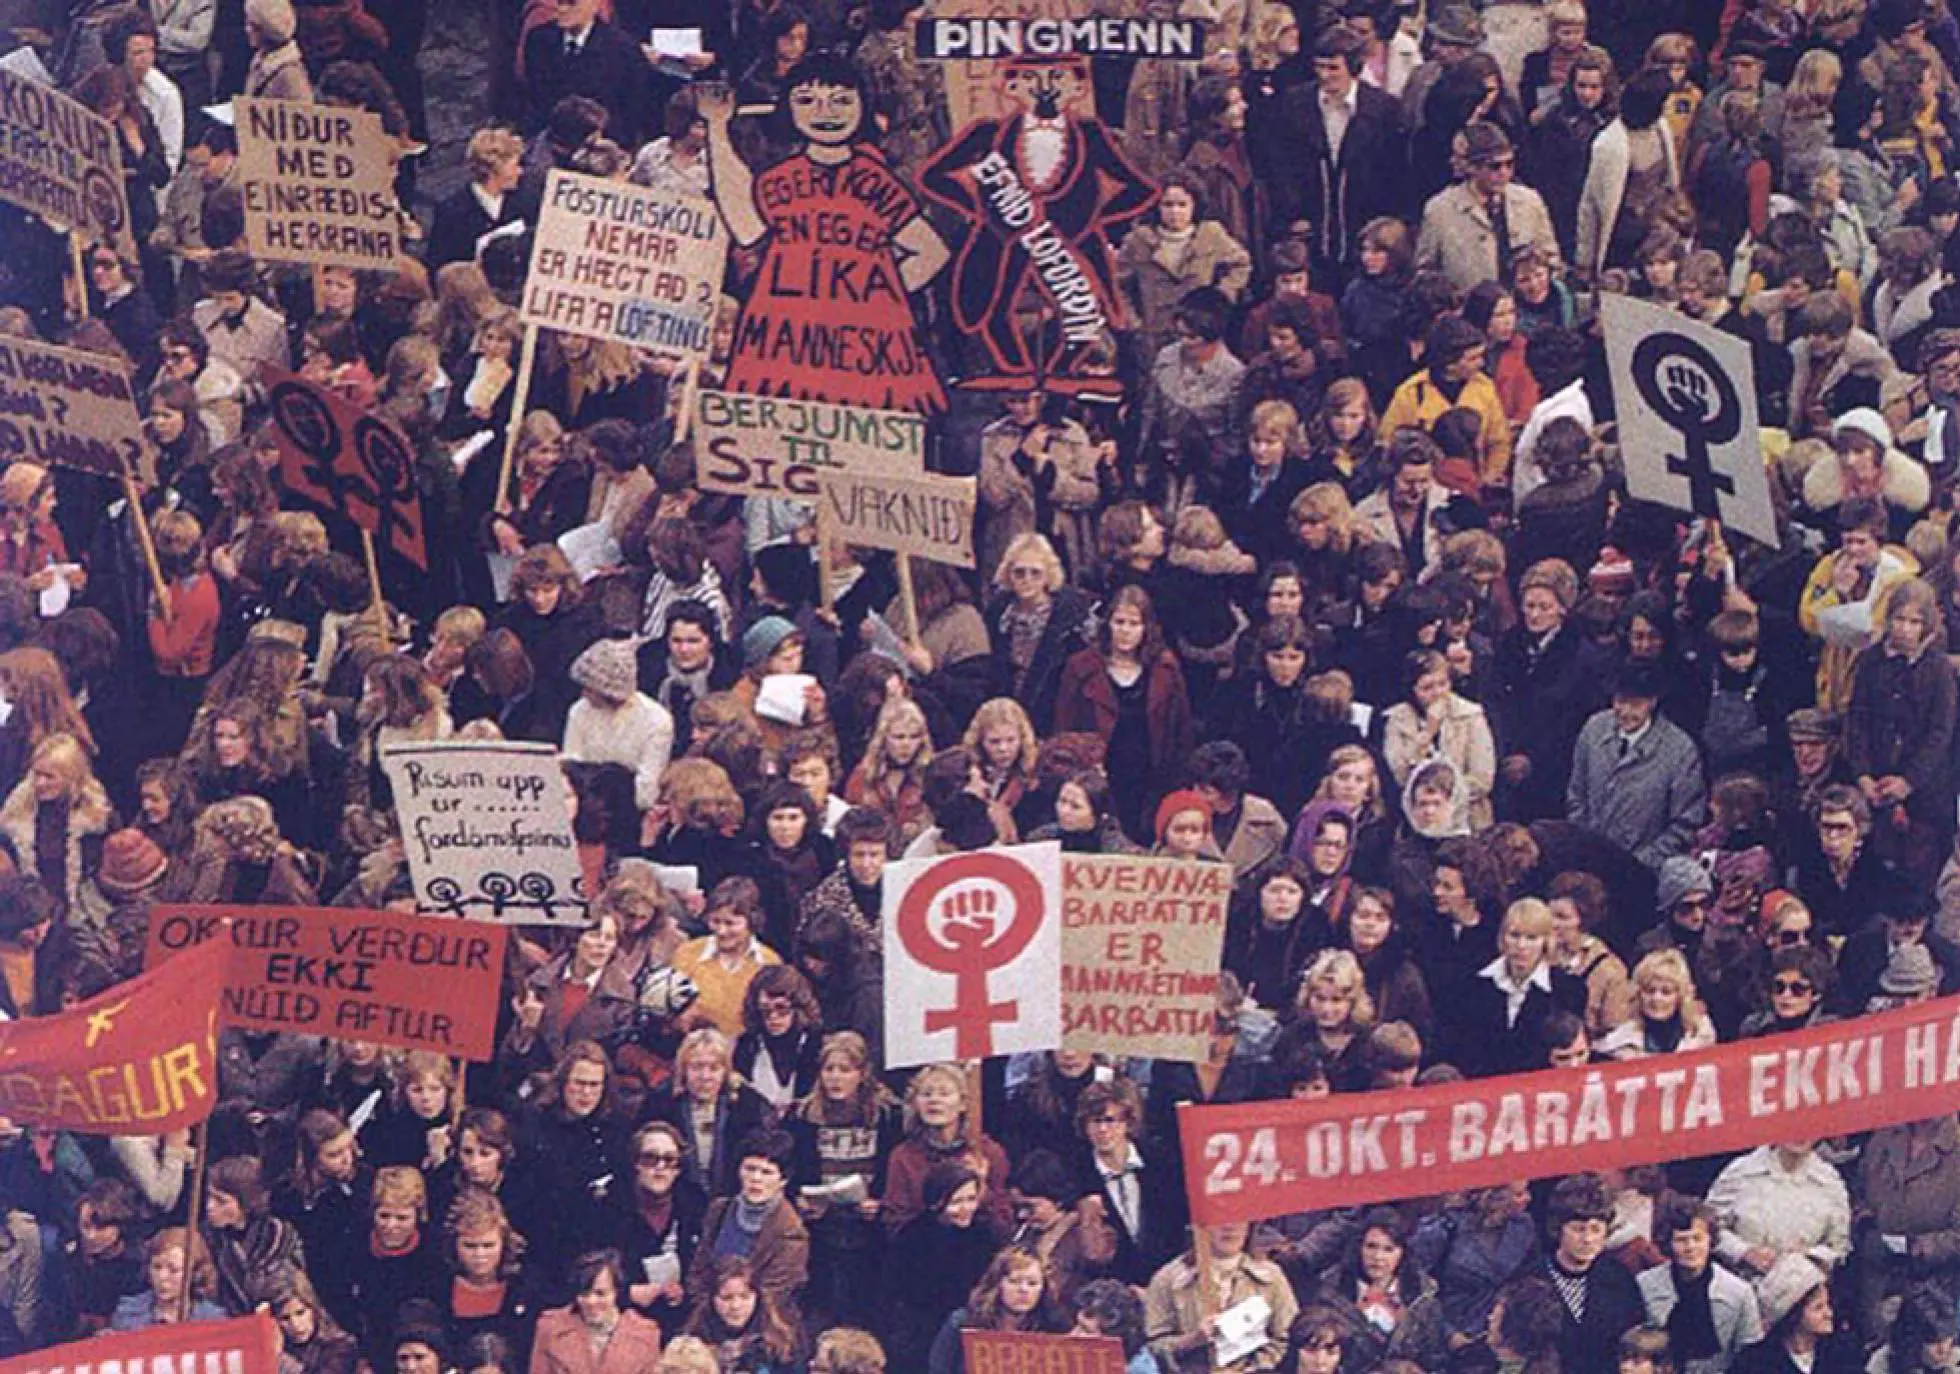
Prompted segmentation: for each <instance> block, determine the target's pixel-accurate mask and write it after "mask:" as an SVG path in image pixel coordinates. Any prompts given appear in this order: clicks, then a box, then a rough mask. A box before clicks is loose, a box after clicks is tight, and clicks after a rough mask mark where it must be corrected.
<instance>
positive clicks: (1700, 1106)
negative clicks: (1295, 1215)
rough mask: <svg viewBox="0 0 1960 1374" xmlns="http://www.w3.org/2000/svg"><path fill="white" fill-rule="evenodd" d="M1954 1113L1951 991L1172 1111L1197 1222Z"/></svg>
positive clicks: (1957, 1069)
mask: <svg viewBox="0 0 1960 1374" xmlns="http://www.w3.org/2000/svg"><path fill="white" fill-rule="evenodd" d="M1956 1109H1960V997H1948V998H1943V999H1941V1000H1940V1001H1937V1002H1925V1003H1921V1004H1919V1005H1917V1006H1911V1007H1904V1008H1901V1009H1899V1010H1896V1011H1888V1012H1881V1013H1879V1014H1877V1015H1872V1016H1862V1017H1859V1018H1858V1019H1857V1020H1855V1021H1839V1022H1833V1023H1831V1024H1829V1025H1823V1026H1817V1027H1813V1028H1811V1029H1809V1030H1802V1031H1794V1032H1791V1033H1790V1034H1787V1035H1775V1036H1771V1037H1769V1038H1767V1039H1761V1040H1744V1041H1739V1042H1737V1043H1735V1044H1730V1045H1718V1046H1716V1047H1714V1048H1713V1049H1706V1050H1695V1051H1690V1052H1687V1053H1682V1054H1667V1055H1659V1056H1655V1057H1652V1058H1647V1059H1634V1060H1626V1061H1622V1062H1618V1063H1612V1064H1604V1065H1598V1066H1595V1067H1592V1068H1579V1069H1548V1070H1545V1071H1543V1072H1540V1073H1530V1074H1517V1075H1513V1076H1511V1077H1507V1078H1486V1079H1481V1080H1477V1081H1474V1082H1468V1083H1449V1084H1441V1085H1438V1086H1436V1087H1431V1088H1405V1089H1398V1090H1395V1091H1389V1092H1372V1093H1368V1094H1365V1095H1364V1096H1360V1097H1349V1096H1346V1095H1337V1096H1335V1097H1331V1098H1322V1099H1319V1100H1314V1101H1301V1100H1295V1101H1289V1102H1260V1103H1256V1104H1247V1105H1244V1106H1229V1107H1198V1106H1185V1107H1181V1108H1179V1109H1178V1136H1179V1140H1180V1143H1181V1145H1182V1148H1183V1152H1184V1166H1185V1176H1186V1178H1187V1179H1188V1180H1189V1183H1188V1187H1189V1189H1190V1197H1191V1215H1192V1217H1193V1219H1195V1220H1197V1221H1199V1222H1201V1223H1207V1224H1214V1225H1215V1224H1218V1223H1222V1222H1230V1221H1256V1220H1259V1219H1261V1218H1264V1217H1276V1216H1281V1215H1284V1214H1287V1213H1291V1212H1307V1211H1314V1210H1316V1209H1319V1208H1322V1207H1331V1206H1337V1205H1338V1206H1342V1207H1359V1206H1364V1205H1366V1204H1368V1203H1371V1202H1387V1201H1392V1200H1396V1199H1401V1198H1412V1197H1428V1196H1431V1195H1433V1194H1437V1193H1446V1192H1456V1191H1459V1190H1463V1189H1471V1188H1484V1187H1489V1186H1491V1185H1494V1184H1498V1183H1508V1182H1510V1181H1512V1180H1514V1179H1533V1178H1549V1177H1552V1176H1554V1175H1558V1174H1570V1173H1579V1172H1582V1171H1587V1170H1606V1169H1620V1168H1625V1167H1627V1166H1629V1165H1634V1164H1655V1163H1661V1162H1664V1161H1668V1160H1676V1159H1688V1158H1694V1157H1698V1156H1701V1155H1714V1154H1726V1153H1732V1152H1735V1151H1741V1150H1749V1149H1753V1148H1755V1147H1756V1146H1758V1145H1766V1144H1770V1143H1772V1142H1775V1141H1779V1140H1816V1139H1820V1138H1822V1137H1825V1136H1837V1135H1853V1134H1856V1133H1857V1132H1860V1131H1870V1130H1876V1129H1878V1128H1879V1127H1881V1126H1891V1125H1896V1124H1898V1123H1900V1122H1905V1121H1918V1120H1923V1119H1925V1118H1928V1117H1935V1116H1942V1115H1946V1114H1948V1113H1950V1112H1953V1111H1955V1110H1956Z"/></svg>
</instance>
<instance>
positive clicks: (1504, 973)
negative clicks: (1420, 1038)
mask: <svg viewBox="0 0 1960 1374" xmlns="http://www.w3.org/2000/svg"><path fill="white" fill-rule="evenodd" d="M1553 933H1554V922H1553V920H1552V910H1551V908H1550V907H1548V906H1546V905H1545V904H1544V903H1543V902H1541V901H1539V900H1538V899H1537V898H1536V897H1521V898H1519V899H1518V900H1517V901H1515V902H1513V903H1511V905H1510V907H1509V908H1508V909H1507V910H1506V911H1505V913H1504V919H1503V921H1501V922H1500V923H1499V925H1498V927H1497V957H1496V958H1495V959H1493V960H1491V961H1490V963H1488V964H1486V965H1485V966H1484V967H1483V968H1481V969H1479V970H1478V971H1477V972H1476V974H1475V976H1474V977H1471V978H1469V979H1467V980H1466V981H1465V982H1464V983H1463V985H1462V987H1461V989H1460V990H1459V992H1458V994H1457V998H1456V1002H1457V1005H1456V1014H1455V1015H1453V1016H1450V1017H1447V1018H1445V1021H1446V1029H1447V1030H1449V1031H1451V1032H1453V1034H1450V1035H1448V1036H1446V1038H1445V1043H1444V1045H1443V1047H1442V1048H1443V1051H1444V1053H1443V1056H1442V1057H1443V1058H1445V1059H1447V1060H1448V1061H1449V1062H1450V1063H1452V1064H1454V1065H1456V1067H1457V1068H1459V1069H1461V1070H1462V1071H1463V1073H1464V1075H1465V1076H1466V1077H1470V1078H1493V1077H1496V1076H1498V1075H1500V1074H1511V1073H1525V1072H1528V1071H1529V1070H1531V1069H1536V1068H1542V1067H1544V1064H1545V1045H1544V1039H1545V1026H1546V1024H1547V1023H1548V1022H1549V1021H1550V1020H1551V1019H1552V1018H1553V1017H1554V1016H1556V1015H1558V1014H1559V1013H1560V1012H1566V1013H1570V1014H1571V1015H1573V1016H1583V1015H1584V1014H1585V1010H1586V985H1585V982H1584V981H1583V980H1582V979H1579V978H1576V977H1574V976H1573V975H1572V974H1570V973H1567V972H1566V971H1565V970H1564V969H1562V968H1560V967H1558V965H1557V963H1556V960H1555V958H1554V949H1553V943H1552V942H1553Z"/></svg>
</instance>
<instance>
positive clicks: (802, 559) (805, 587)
mask: <svg viewBox="0 0 1960 1374" xmlns="http://www.w3.org/2000/svg"><path fill="white" fill-rule="evenodd" d="M755 570H756V571H757V572H759V573H761V574H762V580H763V582H764V583H766V584H767V585H768V588H769V590H770V591H771V592H772V593H774V594H775V596H776V597H777V598H778V599H779V600H781V601H782V603H783V604H784V605H786V606H807V605H809V604H810V603H811V602H812V601H815V600H816V599H817V565H816V563H815V561H813V560H812V559H811V557H810V551H809V550H808V549H806V548H804V547H803V546H802V545H801V544H765V545H764V546H763V547H761V548H759V549H757V550H756V551H755Z"/></svg>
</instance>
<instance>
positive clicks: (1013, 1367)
mask: <svg viewBox="0 0 1960 1374" xmlns="http://www.w3.org/2000/svg"><path fill="white" fill-rule="evenodd" d="M960 1352H961V1354H963V1355H964V1356H965V1357H966V1374H1123V1371H1124V1369H1125V1368H1126V1367H1127V1366H1126V1365H1125V1363H1124V1360H1123V1342H1121V1341H1119V1340H1117V1339H1116V1337H1114V1336H1073V1335H1071V1336H1043V1335H1039V1334H1037V1333H1035V1332H1033V1331H974V1330H971V1329H967V1330H962V1331H961V1332H960ZM0 1374H4V1371H0Z"/></svg>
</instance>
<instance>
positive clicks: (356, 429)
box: [266, 370, 429, 571]
mask: <svg viewBox="0 0 1960 1374" xmlns="http://www.w3.org/2000/svg"><path fill="white" fill-rule="evenodd" d="M266 377H267V393H266V394H267V401H268V404H269V405H270V407H271V410H272V430H273V434H274V436H275V438H276V439H277V441H278V444H279V480H280V483H281V485H283V486H284V487H285V489H286V490H287V491H288V492H289V493H291V494H292V495H293V496H296V497H298V498H299V499H300V500H301V501H302V502H304V503H305V504H307V505H310V506H312V507H314V508H315V509H316V510H318V511H320V512H322V513H324V514H327V515H338V516H341V517H344V518H345V519H348V520H351V521H353V522H354V524H355V525H357V526H359V527H360V528H361V529H364V530H366V531H367V532H368V533H369V534H371V535H373V536H374V544H375V547H376V549H378V550H380V551H382V552H384V553H385V552H393V553H396V554H398V555H400V556H401V557H403V558H406V559H407V560H408V561H409V562H411V563H413V564H414V565H415V566H416V567H418V568H421V569H423V570H425V571H426V570H427V568H428V566H429V554H428V546H427V544H426V543H425V541H424V538H423V531H422V494H421V490H420V489H419V488H418V487H417V486H416V483H415V449H414V447H413V446H412V445H411V444H410V443H409V442H408V436H407V435H405V434H403V433H402V432H401V431H400V430H399V429H397V428H396V427H395V426H394V425H393V424H391V423H390V422H389V421H387V420H385V419H383V418H382V417H381V416H379V415H376V414H374V413H373V412H371V411H367V410H363V409H362V408H361V407H360V406H358V405H356V404H355V403H354V402H353V401H351V400H349V399H347V398H346V397H345V396H342V395H340V394H339V393H338V392H335V391H330V390H328V389H327V388H326V387H323V386H319V385H316V384H315V383H313V382H309V381H307V380H306V379H305V378H304V377H298V376H295V375H293V374H292V373H290V372H279V371H277V370H269V371H268V372H267V374H266Z"/></svg>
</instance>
